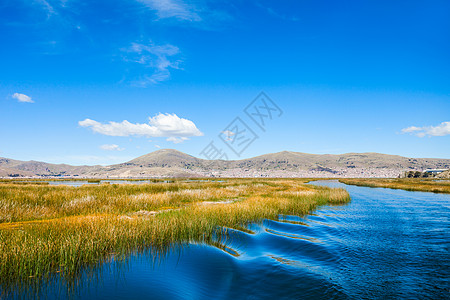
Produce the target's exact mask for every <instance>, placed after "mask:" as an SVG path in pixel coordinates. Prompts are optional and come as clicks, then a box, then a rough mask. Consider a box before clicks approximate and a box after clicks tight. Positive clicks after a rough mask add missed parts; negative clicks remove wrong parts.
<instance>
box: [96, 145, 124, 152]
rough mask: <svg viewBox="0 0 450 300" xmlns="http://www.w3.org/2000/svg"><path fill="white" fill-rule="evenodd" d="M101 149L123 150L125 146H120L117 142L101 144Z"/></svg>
mask: <svg viewBox="0 0 450 300" xmlns="http://www.w3.org/2000/svg"><path fill="white" fill-rule="evenodd" d="M100 149H102V150H107V151H123V150H125V149H124V148H120V147H119V145H116V144H105V145H101V146H100Z"/></svg>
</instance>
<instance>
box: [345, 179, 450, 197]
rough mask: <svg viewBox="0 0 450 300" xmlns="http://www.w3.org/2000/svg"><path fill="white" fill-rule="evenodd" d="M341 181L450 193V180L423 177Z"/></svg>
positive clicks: (362, 184)
mask: <svg viewBox="0 0 450 300" xmlns="http://www.w3.org/2000/svg"><path fill="white" fill-rule="evenodd" d="M339 181H340V182H342V183H345V184H351V185H358V186H367V187H382V188H391V189H401V190H407V191H420V192H433V193H450V182H448V181H436V180H433V179H423V178H396V179H378V178H364V179H363V178H352V179H347V178H346V179H339Z"/></svg>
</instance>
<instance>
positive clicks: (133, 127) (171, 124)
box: [78, 113, 203, 143]
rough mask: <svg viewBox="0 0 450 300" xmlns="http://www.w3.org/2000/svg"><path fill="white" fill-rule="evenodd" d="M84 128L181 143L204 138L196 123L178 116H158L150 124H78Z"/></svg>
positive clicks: (105, 132) (111, 133) (150, 119)
mask: <svg viewBox="0 0 450 300" xmlns="http://www.w3.org/2000/svg"><path fill="white" fill-rule="evenodd" d="M78 125H80V126H82V127H88V128H91V130H92V131H93V132H96V133H100V134H104V135H109V136H144V137H166V138H167V140H168V141H171V142H174V143H180V142H183V141H185V140H187V139H188V137H191V136H202V135H203V133H202V132H201V131H200V130H199V129H198V128H197V126H195V124H194V122H192V121H190V120H187V119H183V118H180V117H178V116H177V115H176V114H161V113H160V114H158V115H156V116H154V117H150V118H149V122H148V123H143V124H140V123H131V122H128V121H127V120H124V121H122V122H113V121H111V122H109V123H106V124H104V123H100V122H97V121H94V120H91V119H85V120H83V121H80V122H78Z"/></svg>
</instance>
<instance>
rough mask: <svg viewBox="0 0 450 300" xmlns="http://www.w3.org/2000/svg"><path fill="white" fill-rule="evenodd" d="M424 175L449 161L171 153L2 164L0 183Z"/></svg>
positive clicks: (295, 154)
mask: <svg viewBox="0 0 450 300" xmlns="http://www.w3.org/2000/svg"><path fill="white" fill-rule="evenodd" d="M425 169H450V159H438V158H408V157H403V156H398V155H388V154H381V153H346V154H308V153H301V152H291V151H283V152H278V153H271V154H265V155H261V156H256V157H253V158H248V159H242V160H229V161H228V160H227V161H224V160H204V159H200V158H197V157H194V156H191V155H188V154H186V153H183V152H180V151H177V150H172V149H162V150H158V151H155V152H151V153H148V154H146V155H143V156H140V157H138V158H135V159H133V160H130V161H128V162H124V163H120V164H115V165H110V166H71V165H67V164H50V163H45V162H38V161H19V160H14V159H8V158H0V177H61V176H64V177H65V176H67V177H88V178H100V177H101V178H147V177H398V176H399V175H400V174H402V173H403V172H404V171H415V170H418V171H423V170H425Z"/></svg>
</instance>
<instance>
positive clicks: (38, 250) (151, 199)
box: [0, 179, 350, 285]
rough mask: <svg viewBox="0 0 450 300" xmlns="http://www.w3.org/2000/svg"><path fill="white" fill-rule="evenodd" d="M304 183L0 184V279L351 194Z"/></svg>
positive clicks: (195, 237)
mask: <svg viewBox="0 0 450 300" xmlns="http://www.w3.org/2000/svg"><path fill="white" fill-rule="evenodd" d="M304 181H305V180H295V179H269V180H268V179H265V180H264V179H261V180H254V179H228V180H227V181H226V182H182V181H175V182H174V183H152V184H141V185H117V184H112V185H99V186H82V187H78V188H75V187H68V186H43V185H16V184H2V185H0V261H1V264H0V285H2V284H3V285H5V284H6V285H7V284H11V283H17V282H20V281H23V280H25V281H26V280H29V279H30V278H46V277H47V278H48V277H51V276H54V275H55V274H59V275H60V276H63V277H71V276H74V275H75V274H77V273H78V272H79V271H80V270H81V269H83V268H86V267H89V266H95V265H98V264H101V262H103V261H105V260H109V259H111V258H112V257H114V258H123V257H126V256H127V255H129V254H130V253H134V252H139V251H147V250H148V249H156V250H158V249H159V250H161V249H162V250H161V251H163V250H164V249H167V248H170V247H173V246H175V245H180V244H185V243H190V242H195V243H207V244H211V245H215V244H217V243H218V239H219V240H220V236H221V235H222V234H223V233H224V232H226V230H223V229H224V228H235V229H238V230H239V229H241V230H242V229H244V231H245V227H246V225H247V224H248V223H250V222H259V221H261V220H263V219H277V218H278V216H279V215H280V214H284V215H304V214H307V213H309V212H311V211H312V210H314V209H315V208H316V207H317V206H318V205H323V204H338V203H345V202H347V201H349V200H350V198H349V195H348V193H347V192H346V191H345V190H343V189H329V188H323V187H316V186H310V185H305V184H304ZM227 200H228V201H229V202H230V203H221V202H218V204H211V203H210V202H217V201H227ZM206 201H207V202H206ZM150 212H152V213H151V214H150ZM153 212H156V214H155V213H153ZM158 212H159V213H158ZM159 250H158V251H159Z"/></svg>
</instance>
